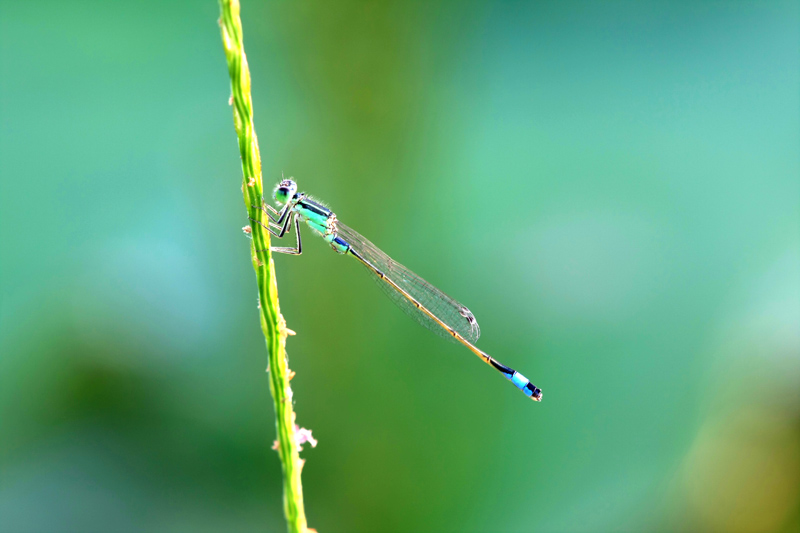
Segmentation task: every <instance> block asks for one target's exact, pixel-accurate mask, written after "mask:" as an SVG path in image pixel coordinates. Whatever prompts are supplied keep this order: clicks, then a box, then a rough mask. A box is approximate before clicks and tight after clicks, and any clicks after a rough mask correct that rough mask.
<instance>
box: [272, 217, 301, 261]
mask: <svg viewBox="0 0 800 533" xmlns="http://www.w3.org/2000/svg"><path fill="white" fill-rule="evenodd" d="M293 218H294V233H295V235H296V236H297V246H296V247H295V248H289V247H279V248H276V247H272V248H270V251H272V252H276V253H279V254H289V255H300V254H302V253H303V243H302V241H301V240H300V219H299V218H297V217H293Z"/></svg>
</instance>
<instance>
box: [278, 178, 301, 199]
mask: <svg viewBox="0 0 800 533" xmlns="http://www.w3.org/2000/svg"><path fill="white" fill-rule="evenodd" d="M296 193H297V184H296V183H295V182H294V181H293V180H283V181H282V182H280V183H279V184H278V186H277V187H275V200H276V201H277V202H278V203H280V204H285V203H286V202H288V201H289V200H291V199H292V197H293V196H294V195H295V194H296Z"/></svg>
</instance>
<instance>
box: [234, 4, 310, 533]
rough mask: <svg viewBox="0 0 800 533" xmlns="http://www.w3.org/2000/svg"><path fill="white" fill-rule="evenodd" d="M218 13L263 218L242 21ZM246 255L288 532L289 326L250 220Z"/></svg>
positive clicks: (252, 191) (292, 506) (251, 190)
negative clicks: (265, 357)
mask: <svg viewBox="0 0 800 533" xmlns="http://www.w3.org/2000/svg"><path fill="white" fill-rule="evenodd" d="M220 8H221V12H222V15H221V17H220V21H219V22H220V26H221V28H222V44H223V46H224V47H225V56H226V58H227V60H228V73H229V74H230V77H231V93H232V105H233V122H234V126H235V127H236V133H237V135H238V136H239V153H240V155H241V158H242V173H243V180H242V192H243V193H244V203H245V207H246V208H247V211H248V213H249V214H250V217H251V218H254V219H256V220H258V221H259V222H261V223H268V221H267V219H266V218H265V215H264V212H263V211H262V210H261V209H259V208H257V207H255V208H254V207H253V206H260V205H261V202H262V191H263V187H262V182H261V156H260V154H259V151H258V140H257V138H256V132H255V128H254V126H253V100H252V97H251V95H250V69H249V68H248V66H247V56H245V53H244V43H243V41H242V21H241V19H240V18H239V1H238V0H220ZM252 234H253V241H252V247H251V251H250V252H251V256H252V261H253V268H254V269H255V271H256V280H257V281H258V297H259V302H260V311H261V313H260V314H261V329H262V330H263V332H264V337H265V338H266V341H267V350H268V351H269V376H270V382H269V388H270V392H271V393H272V399H273V401H274V402H275V425H276V428H277V433H278V454H279V455H280V459H281V464H282V467H283V507H284V513H285V514H286V520H287V522H288V525H289V531H290V532H292V533H296V532H299V533H305V531H306V530H307V524H306V514H305V509H304V507H303V486H302V484H301V481H300V472H301V470H302V466H303V463H302V462H301V461H300V455H299V446H298V443H297V437H296V435H295V431H294V423H295V414H294V410H293V409H292V390H291V388H290V387H289V379H290V372H289V368H288V366H287V363H286V336H287V335H288V334H290V331H289V330H287V328H286V322H285V321H284V319H283V316H282V315H281V312H280V307H279V305H278V285H277V282H276V279H275V264H274V263H273V261H272V255H271V254H270V251H269V247H270V238H269V232H268V231H266V230H264V229H263V227H262V226H261V225H260V224H253V225H252Z"/></svg>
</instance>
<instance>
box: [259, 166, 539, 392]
mask: <svg viewBox="0 0 800 533" xmlns="http://www.w3.org/2000/svg"><path fill="white" fill-rule="evenodd" d="M274 196H275V200H276V201H277V202H278V204H280V205H282V206H283V207H282V208H281V209H280V211H278V210H277V209H275V208H273V207H272V206H270V205H269V204H265V206H262V207H261V208H262V209H263V210H264V212H265V213H266V214H267V216H268V217H269V219H270V222H269V225H264V224H262V223H261V222H259V224H261V225H262V226H263V227H264V228H265V229H267V230H269V232H270V233H271V234H272V235H274V236H275V237H277V238H279V239H280V238H283V237H284V236H285V235H286V233H287V232H288V231H289V228H290V227H291V226H292V223H293V222H294V228H295V235H296V236H297V245H296V246H295V247H294V248H292V247H273V248H271V250H272V251H273V252H277V253H282V254H291V255H300V254H301V253H302V251H303V247H302V242H301V240H300V222H301V221H302V222H305V223H306V224H308V225H309V227H310V228H311V229H312V230H314V232H316V233H318V234H319V235H321V236H322V238H323V239H325V241H326V242H328V244H330V245H331V247H332V248H333V249H334V250H335V251H336V252H338V253H340V254H345V255H352V256H353V257H355V258H356V259H358V260H359V261H360V262H361V264H362V265H364V266H365V267H366V268H367V270H368V271H369V273H370V274H371V275H372V276H374V277H375V278H376V280H377V281H378V285H379V286H380V287H381V289H383V291H384V292H385V293H386V294H387V296H389V298H390V299H391V300H392V301H393V302H394V303H395V304H397V306H398V307H400V309H402V310H403V311H405V312H406V313H407V314H408V315H409V316H411V317H412V318H414V319H415V320H416V321H417V322H419V323H420V324H422V325H423V326H425V327H426V328H428V329H430V330H431V331H433V332H434V333H437V334H438V335H440V336H442V337H445V338H448V339H451V340H455V341H457V342H460V343H461V344H463V345H464V346H466V347H467V348H468V349H469V350H470V351H471V352H472V353H474V354H475V355H477V356H478V357H480V358H481V359H483V361H484V362H486V363H487V364H489V365H491V366H492V367H494V368H495V369H496V370H497V371H499V372H500V373H501V374H503V376H505V377H506V378H507V379H508V380H509V381H511V383H513V384H514V385H515V386H516V387H517V388H518V389H519V390H521V391H522V392H523V393H525V395H526V396H528V397H529V398H531V399H533V400H536V401H537V402H538V401H541V400H542V391H541V389H539V388H537V387H535V386H534V385H533V383H531V382H530V380H528V378H526V377H525V376H523V375H522V374H520V373H519V372H517V371H516V370H514V369H513V368H509V367H507V366H505V365H503V364H501V363H500V362H498V361H497V360H496V359H494V358H493V357H492V356H490V355H489V354H487V353H486V352H484V351H482V350H480V349H479V348H477V347H476V346H475V345H474V344H473V343H474V342H475V341H477V340H478V337H479V336H480V334H481V330H480V328H479V327H478V322H477V321H476V320H475V316H474V315H473V314H472V313H471V312H470V310H469V309H467V308H466V307H464V306H463V305H461V304H460V303H458V302H457V301H455V300H454V299H453V298H450V297H449V296H447V295H446V294H445V293H443V292H442V291H440V290H439V289H437V288H436V287H434V286H433V285H431V284H430V283H428V282H427V281H425V280H424V279H422V278H421V277H419V276H417V275H416V274H414V273H413V272H411V271H410V270H409V269H407V268H406V267H404V266H403V265H401V264H400V263H398V262H396V261H394V260H393V259H392V258H390V257H389V256H388V255H386V254H385V253H383V252H382V251H381V250H380V249H378V247H377V246H375V245H374V244H372V243H371V242H369V241H368V240H367V239H365V238H364V237H362V236H361V235H360V234H359V233H357V232H356V231H355V230H353V229H351V228H348V227H347V226H345V225H344V224H342V223H341V222H339V221H338V220H337V219H336V215H335V214H334V213H333V212H332V211H331V210H330V209H328V208H327V207H325V206H324V205H322V204H320V203H318V202H315V201H314V200H313V199H311V198H310V197H309V196H307V195H306V194H305V193H298V192H297V184H296V183H295V182H294V181H292V180H283V181H281V182H280V183H279V184H278V186H277V187H276V188H275V195H274ZM254 207H255V206H254ZM251 220H253V219H251ZM253 221H254V222H258V221H256V220H253Z"/></svg>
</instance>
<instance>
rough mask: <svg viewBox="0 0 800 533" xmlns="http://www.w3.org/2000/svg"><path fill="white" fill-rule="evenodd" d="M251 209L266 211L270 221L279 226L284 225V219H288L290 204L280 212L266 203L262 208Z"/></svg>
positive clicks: (255, 206) (254, 207) (253, 206)
mask: <svg viewBox="0 0 800 533" xmlns="http://www.w3.org/2000/svg"><path fill="white" fill-rule="evenodd" d="M250 207H252V208H253V209H261V210H262V211H264V212H265V213H266V214H267V216H268V217H269V219H270V220H271V221H272V222H275V223H277V224H282V223H283V219H284V217H286V215H288V214H289V204H288V203H287V204H286V205H284V206H283V208H282V209H281V210H280V211H278V210H277V209H275V208H274V207H272V206H271V205H269V204H266V203H262V204H261V205H260V206H258V205H252V206H250ZM273 213H274V215H273Z"/></svg>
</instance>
